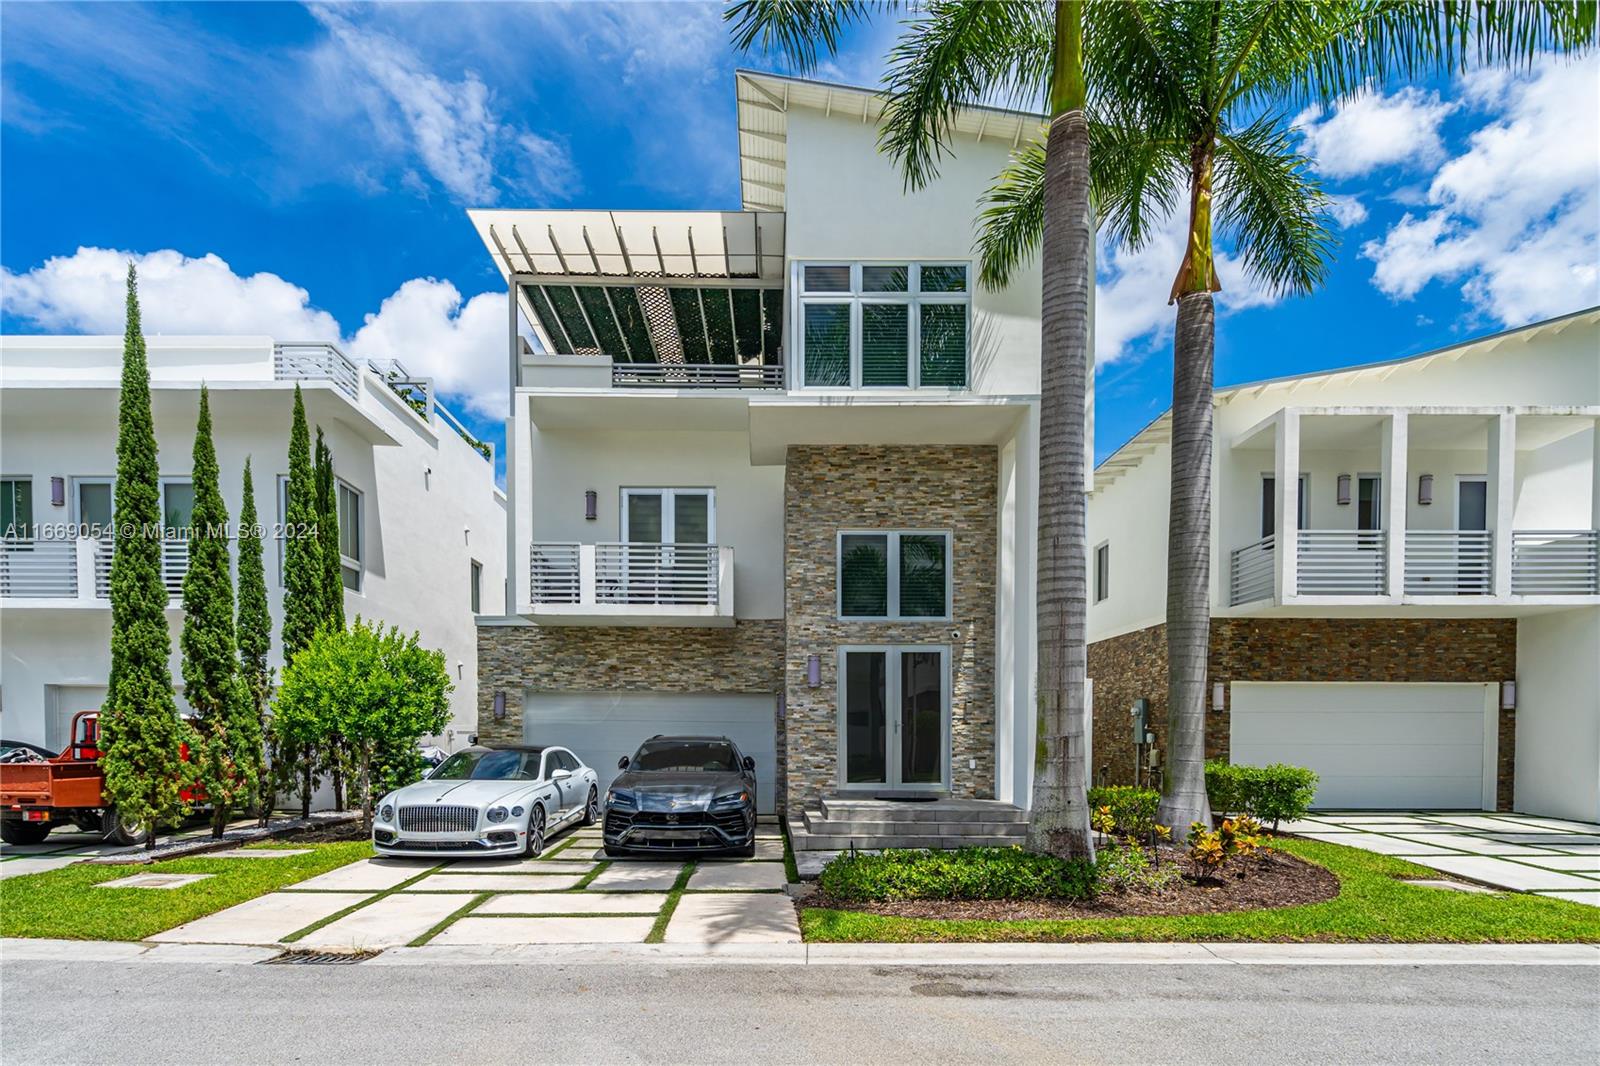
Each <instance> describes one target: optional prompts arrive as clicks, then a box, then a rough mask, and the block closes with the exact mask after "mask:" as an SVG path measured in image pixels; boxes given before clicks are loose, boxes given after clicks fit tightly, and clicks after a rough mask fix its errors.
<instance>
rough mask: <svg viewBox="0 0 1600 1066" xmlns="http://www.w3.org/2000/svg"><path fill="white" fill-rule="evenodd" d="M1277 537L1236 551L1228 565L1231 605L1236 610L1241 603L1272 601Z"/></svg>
mask: <svg viewBox="0 0 1600 1066" xmlns="http://www.w3.org/2000/svg"><path fill="white" fill-rule="evenodd" d="M1275 544H1276V538H1274V537H1262V538H1261V539H1260V540H1258V541H1256V542H1255V543H1254V544H1246V545H1245V546H1244V547H1242V548H1235V549H1233V551H1232V552H1231V553H1230V557H1229V561H1228V603H1229V605H1230V606H1233V607H1237V606H1239V605H1240V604H1241V603H1250V602H1252V601H1254V600H1266V599H1271V598H1272V589H1273V579H1272V564H1273V562H1274V560H1275V559H1276V558H1277V553H1276V552H1275V551H1274V550H1273V546H1274V545H1275Z"/></svg>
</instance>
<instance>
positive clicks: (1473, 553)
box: [1406, 529, 1494, 596]
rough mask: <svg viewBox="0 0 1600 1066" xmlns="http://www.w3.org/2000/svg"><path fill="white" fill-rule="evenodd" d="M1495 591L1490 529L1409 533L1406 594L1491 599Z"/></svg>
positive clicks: (1410, 531) (1417, 531)
mask: <svg viewBox="0 0 1600 1066" xmlns="http://www.w3.org/2000/svg"><path fill="white" fill-rule="evenodd" d="M1493 592H1494V533H1493V532H1492V531H1490V530H1486V529H1411V530H1407V531H1406V594H1407V595H1411V596H1488V595H1490V594H1491V593H1493Z"/></svg>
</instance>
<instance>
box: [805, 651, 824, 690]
mask: <svg viewBox="0 0 1600 1066" xmlns="http://www.w3.org/2000/svg"><path fill="white" fill-rule="evenodd" d="M806 684H807V685H808V686H810V687H811V688H816V687H817V686H818V685H820V684H822V659H821V657H819V656H816V655H808V656H806Z"/></svg>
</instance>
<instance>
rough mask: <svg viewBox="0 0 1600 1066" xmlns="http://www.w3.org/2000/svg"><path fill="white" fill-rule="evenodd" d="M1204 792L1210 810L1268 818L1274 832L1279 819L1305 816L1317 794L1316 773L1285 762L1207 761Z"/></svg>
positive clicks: (1284, 819) (1260, 818) (1286, 819)
mask: <svg viewBox="0 0 1600 1066" xmlns="http://www.w3.org/2000/svg"><path fill="white" fill-rule="evenodd" d="M1206 794H1207V795H1208V796H1209V797H1210V799H1211V809H1212V810H1213V811H1216V812H1218V813H1224V812H1225V813H1228V814H1248V815H1250V816H1251V817H1253V818H1255V819H1256V820H1258V821H1261V822H1271V823H1272V829H1273V831H1274V832H1276V831H1277V829H1278V823H1279V822H1280V821H1294V820H1295V819H1297V818H1304V817H1305V816H1306V812H1307V811H1308V810H1310V809H1311V804H1312V802H1313V801H1314V800H1315V799H1316V798H1317V775H1316V773H1315V772H1313V771H1311V770H1308V769H1306V768H1305V767H1304V766H1290V765H1288V764H1287V763H1273V764H1272V765H1270V766H1239V765H1235V764H1233V763H1225V762H1220V761H1213V762H1208V763H1206Z"/></svg>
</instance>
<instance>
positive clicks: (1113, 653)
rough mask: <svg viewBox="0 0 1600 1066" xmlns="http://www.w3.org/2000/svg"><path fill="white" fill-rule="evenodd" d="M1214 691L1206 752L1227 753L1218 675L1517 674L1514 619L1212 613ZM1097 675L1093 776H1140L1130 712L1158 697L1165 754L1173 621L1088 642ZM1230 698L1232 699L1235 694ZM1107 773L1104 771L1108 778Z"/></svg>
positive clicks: (1510, 720) (1505, 768) (1507, 795)
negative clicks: (1217, 700)
mask: <svg viewBox="0 0 1600 1066" xmlns="http://www.w3.org/2000/svg"><path fill="white" fill-rule="evenodd" d="M1209 658H1210V661H1209V664H1208V672H1209V677H1208V679H1207V690H1206V707H1207V711H1206V757H1207V758H1227V756H1228V727H1229V716H1228V709H1227V708H1225V709H1224V710H1223V711H1222V712H1221V713H1217V712H1215V711H1212V710H1211V709H1210V707H1211V692H1210V679H1211V678H1215V679H1216V680H1218V681H1227V682H1233V681H1312V682H1315V681H1347V682H1350V681H1365V682H1420V681H1434V682H1470V683H1474V684H1485V683H1490V682H1496V681H1505V680H1509V679H1511V678H1514V677H1515V676H1516V668H1517V623H1516V619H1514V618H1419V619H1397V618H1213V619H1212V620H1211V652H1210V657H1209ZM1089 676H1090V677H1092V678H1094V705H1095V716H1094V766H1093V767H1091V768H1090V778H1091V780H1099V779H1100V778H1101V777H1102V776H1103V777H1104V779H1105V781H1106V783H1108V784H1126V783H1130V782H1132V781H1133V779H1134V750H1133V731H1132V728H1131V723H1130V721H1129V717H1128V708H1129V706H1130V705H1131V704H1132V703H1133V701H1134V699H1136V698H1138V697H1140V696H1143V697H1145V698H1146V699H1148V700H1149V701H1150V723H1151V730H1152V732H1154V733H1155V734H1156V743H1157V745H1159V746H1161V747H1162V750H1163V753H1165V735H1166V731H1167V645H1166V627H1165V626H1160V625H1156V626H1151V627H1149V628H1148V629H1140V630H1136V631H1135V632H1132V633H1124V634H1122V635H1121V636H1116V637H1111V638H1108V639H1106V640H1101V641H1096V642H1095V643H1093V644H1091V645H1089ZM1230 699H1231V696H1230ZM1499 764H1500V765H1499V767H1498V773H1499V781H1498V786H1497V789H1496V791H1497V803H1498V806H1499V808H1500V809H1501V810H1510V809H1511V795H1512V786H1513V774H1514V769H1515V766H1516V717H1515V713H1514V712H1512V711H1502V712H1501V713H1500V742H1499ZM1102 770H1104V773H1103V774H1102Z"/></svg>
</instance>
